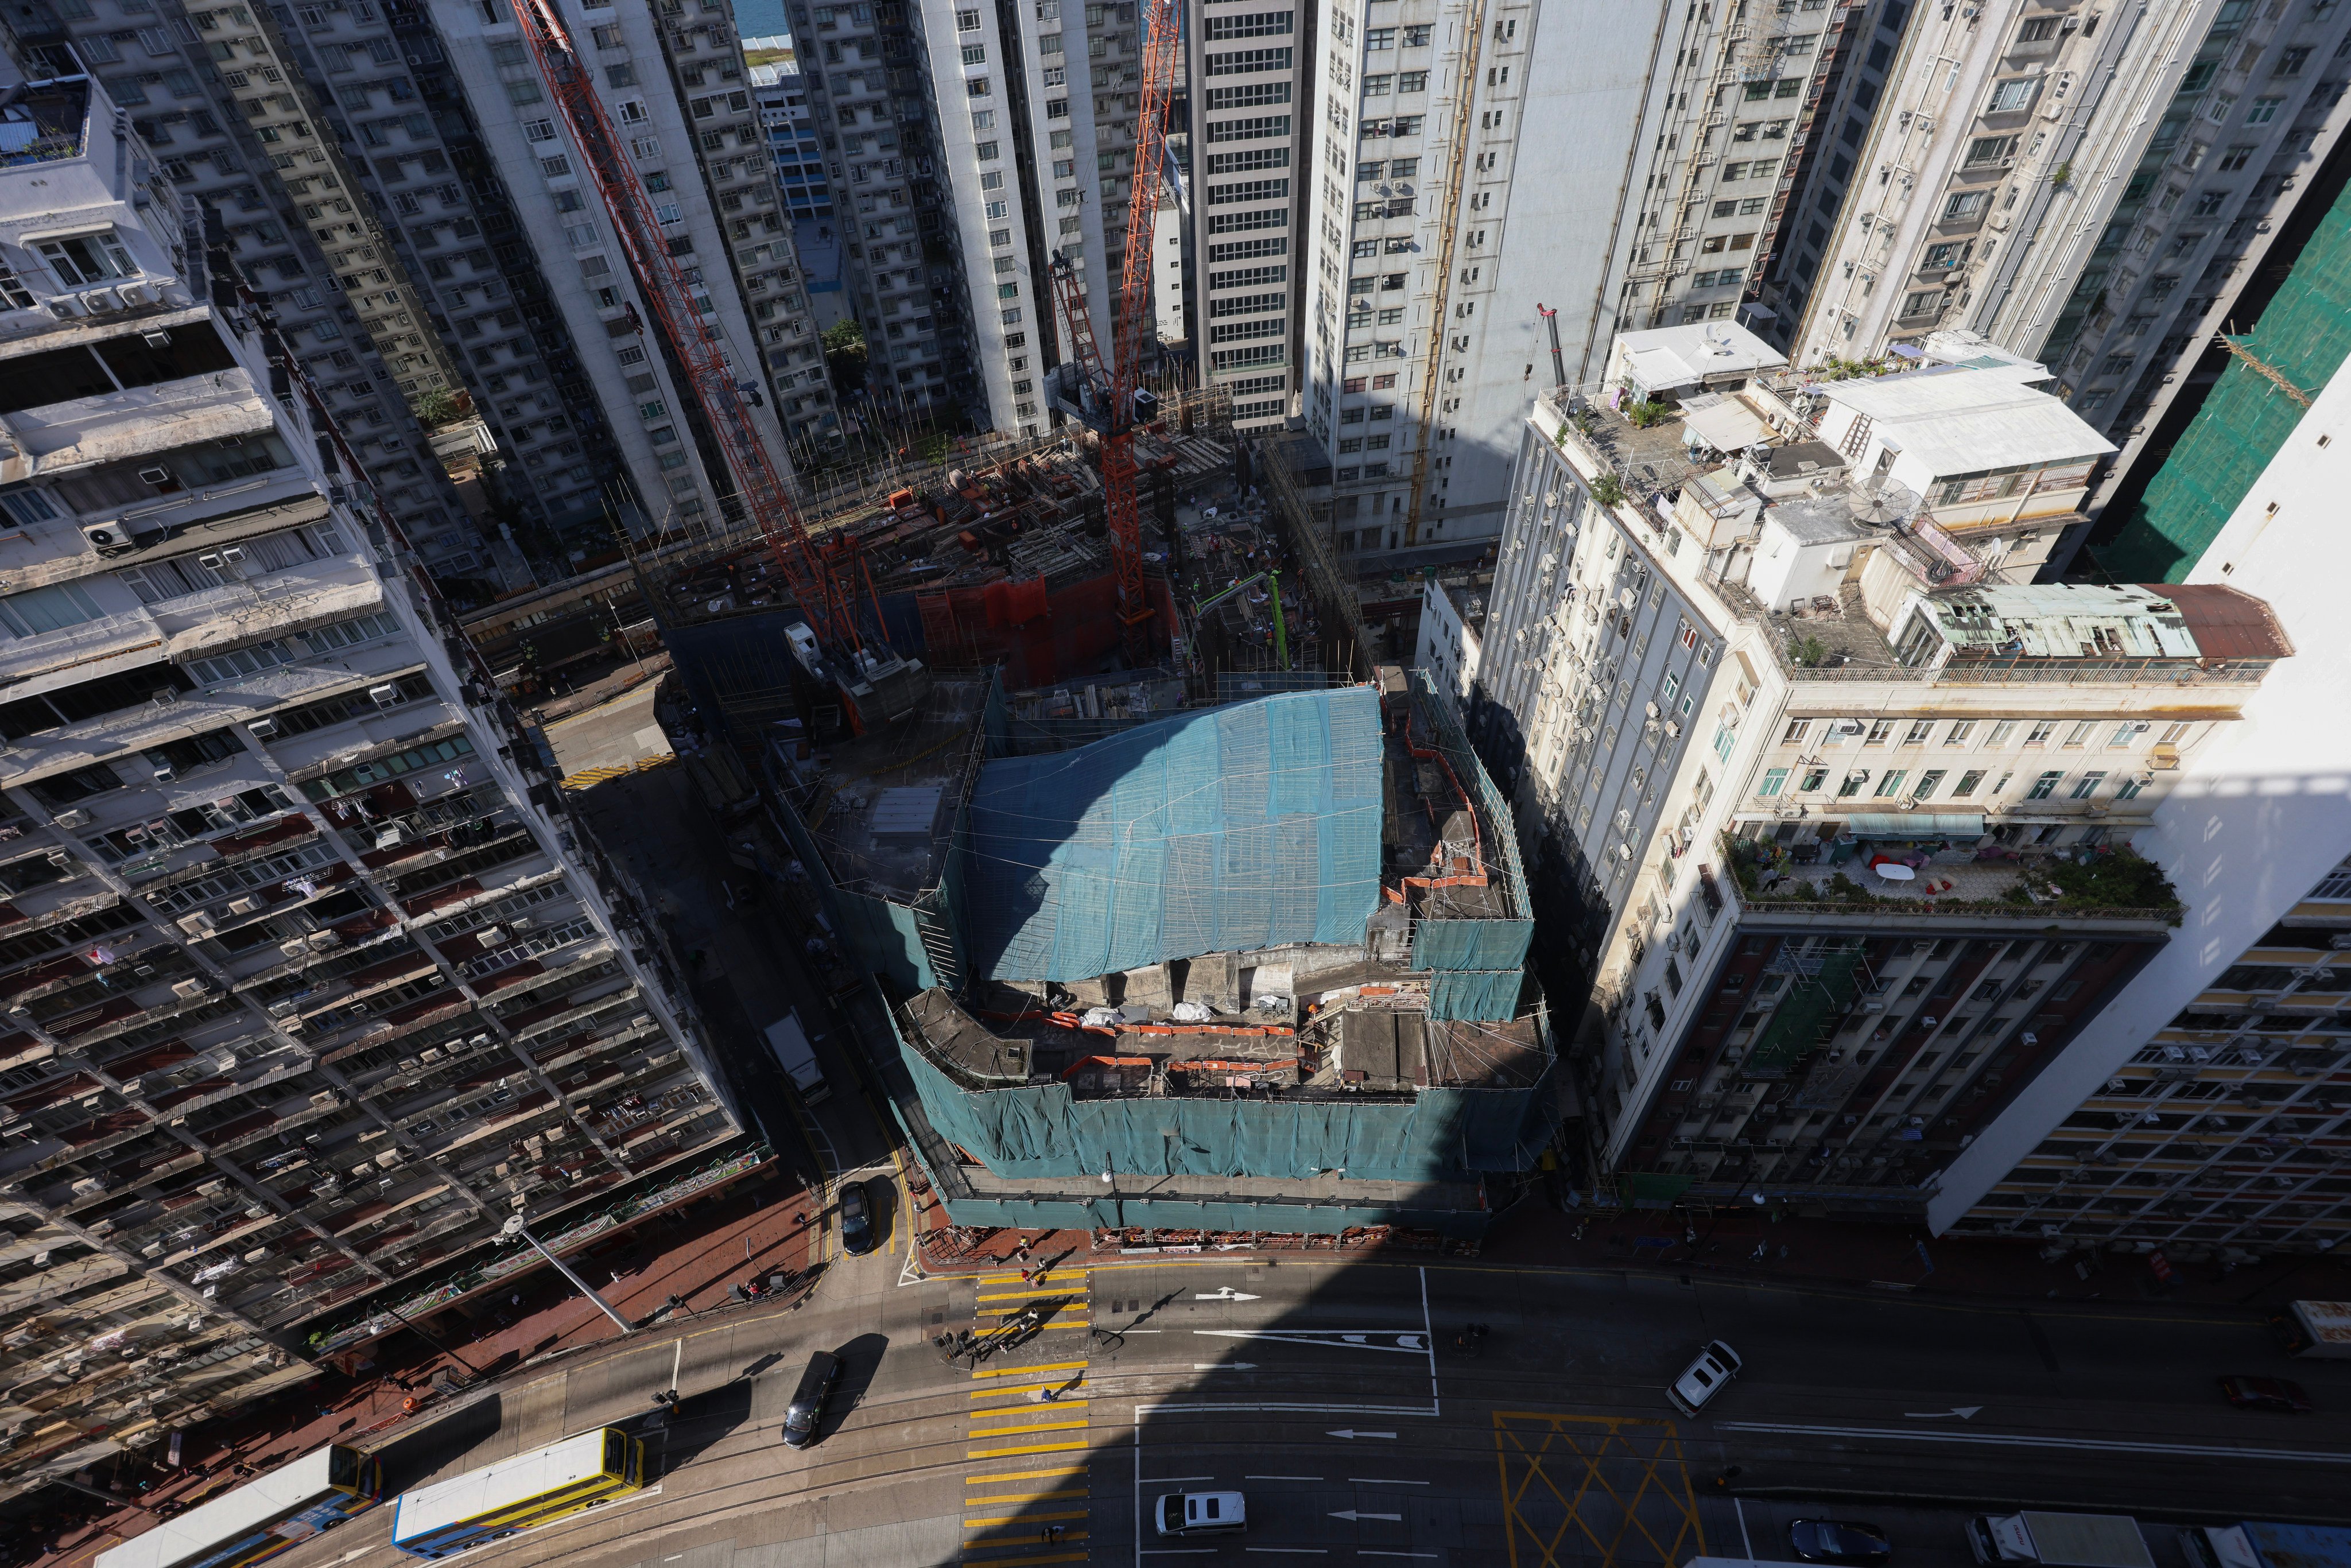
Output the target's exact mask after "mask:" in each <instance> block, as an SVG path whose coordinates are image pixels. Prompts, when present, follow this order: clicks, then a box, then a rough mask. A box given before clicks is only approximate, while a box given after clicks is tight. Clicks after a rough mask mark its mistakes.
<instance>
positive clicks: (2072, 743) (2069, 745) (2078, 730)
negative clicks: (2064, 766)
mask: <svg viewBox="0 0 2351 1568" xmlns="http://www.w3.org/2000/svg"><path fill="white" fill-rule="evenodd" d="M2097 727H2098V721H2097V720H2096V719H2094V718H2085V719H2084V720H2082V721H2081V722H2080V723H2079V724H2076V725H2075V726H2074V727H2073V728H2071V729H2069V730H2067V731H2066V732H2065V748H2066V749H2067V750H2069V751H2078V750H2080V749H2081V748H2082V745H2083V743H2084V742H2085V741H2087V740H2088V739H2089V738H2090V732H2091V731H2093V730H2095V729H2096V728H2097Z"/></svg>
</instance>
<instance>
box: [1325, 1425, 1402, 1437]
mask: <svg viewBox="0 0 2351 1568" xmlns="http://www.w3.org/2000/svg"><path fill="white" fill-rule="evenodd" d="M1323 1436H1324V1437H1395V1433H1394V1432H1358V1431H1356V1430H1355V1429H1354V1428H1353V1427H1340V1428H1339V1429H1338V1430H1337V1431H1335V1432H1325V1433H1324V1434H1323Z"/></svg>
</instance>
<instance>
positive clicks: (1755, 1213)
mask: <svg viewBox="0 0 2351 1568" xmlns="http://www.w3.org/2000/svg"><path fill="white" fill-rule="evenodd" d="M1695 1229H1696V1239H1695V1240H1692V1239H1690V1238H1691V1227H1690V1225H1689V1223H1688V1222H1687V1221H1686V1219H1685V1218H1684V1216H1683V1215H1682V1213H1681V1212H1680V1211H1678V1210H1671V1211H1669V1210H1665V1209H1659V1210H1657V1211H1656V1212H1654V1213H1649V1212H1634V1213H1628V1214H1624V1215H1617V1216H1610V1217H1601V1216H1589V1215H1585V1216H1579V1215H1577V1214H1574V1213H1562V1212H1561V1211H1560V1210H1558V1209H1555V1208H1553V1207H1550V1206H1549V1205H1548V1204H1546V1203H1544V1202H1543V1201H1542V1200H1541V1198H1540V1197H1533V1196H1531V1197H1528V1198H1526V1199H1525V1200H1524V1201H1522V1202H1521V1203H1520V1204H1519V1205H1517V1206H1516V1207H1513V1208H1512V1209H1510V1211H1509V1212H1508V1213H1506V1214H1504V1215H1502V1216H1501V1217H1500V1218H1498V1219H1497V1220H1496V1221H1495V1223H1494V1227H1493V1228H1492V1229H1491V1230H1490V1231H1489V1232H1488V1233H1487V1235H1486V1236H1485V1237H1484V1239H1482V1240H1480V1241H1478V1242H1475V1243H1466V1242H1446V1243H1443V1244H1441V1245H1440V1244H1437V1243H1436V1242H1435V1241H1434V1239H1432V1238H1429V1237H1427V1236H1426V1235H1424V1234H1420V1233H1400V1234H1397V1235H1394V1236H1391V1237H1388V1238H1385V1239H1379V1238H1367V1239H1361V1240H1356V1241H1343V1242H1336V1243H1334V1241H1333V1240H1332V1239H1331V1238H1328V1237H1315V1238H1312V1239H1310V1240H1309V1241H1308V1243H1307V1244H1306V1245H1305V1246H1303V1247H1301V1246H1299V1245H1297V1244H1295V1243H1287V1244H1282V1245H1277V1246H1265V1245H1238V1246H1235V1245H1232V1244H1231V1242H1232V1240H1233V1239H1229V1238H1228V1239H1218V1238H1216V1237H1208V1238H1199V1237H1197V1236H1196V1233H1193V1232H1165V1233H1163V1235H1162V1236H1161V1237H1159V1238H1155V1239H1165V1240H1168V1241H1172V1242H1173V1243H1174V1245H1173V1246H1171V1247H1169V1248H1167V1250H1168V1251H1171V1252H1175V1253H1178V1254H1189V1253H1196V1252H1206V1253H1226V1254H1238V1255H1239V1256H1241V1257H1245V1258H1252V1259H1253V1258H1259V1257H1265V1258H1277V1259H1278V1258H1282V1257H1298V1256H1300V1255H1301V1254H1303V1255H1305V1256H1308V1257H1313V1256H1335V1257H1338V1258H1341V1259H1346V1260H1355V1261H1365V1262H1369V1261H1374V1260H1388V1261H1394V1260H1406V1261H1426V1262H1428V1263H1431V1264H1436V1265H1438V1266H1443V1265H1445V1264H1447V1263H1455V1262H1464V1261H1466V1260H1468V1259H1470V1258H1474V1259H1476V1260H1477V1263H1475V1264H1470V1265H1469V1266H1471V1267H1476V1266H1479V1265H1485V1266H1501V1267H1510V1268H1562V1269H1578V1270H1612V1271H1613V1270H1641V1271H1645V1272H1650V1273H1657V1274H1673V1275H1677V1276H1678V1275H1699V1274H1703V1275H1706V1276H1708V1277H1710V1278H1719V1279H1735V1280H1739V1281H1749V1282H1754V1283H1759V1284H1760V1283H1770V1284H1782V1285H1813V1286H1828V1287H1839V1288H1846V1289H1852V1290H1862V1291H1887V1292H1896V1293H1901V1294H1917V1295H1935V1296H1949V1297H1968V1298H1989V1299H1994V1300H2006V1301H2017V1302H2024V1301H2147V1302H2176V1303H2179V1304H2181V1305H2203V1306H2222V1307H2237V1308H2242V1309H2246V1310H2251V1311H2259V1310H2264V1309H2269V1308H2273V1307H2275V1306H2277V1305H2279V1304H2280V1303H2282V1302H2284V1301H2294V1300H2297V1299H2303V1298H2318V1299H2322V1300H2328V1301H2335V1300H2342V1299H2346V1298H2351V1259H2336V1258H2330V1257H2323V1256H2309V1255H2304V1254H2296V1255H2294V1256H2290V1257H2280V1258H2276V1259H2272V1260H2263V1261H2262V1262H2261V1263H2259V1264H2248V1265H2245V1266H2243V1267H2241V1268H2237V1269H2234V1270H2227V1271H2223V1270H2221V1269H2220V1268H2217V1267H2215V1266H2213V1265H2210V1264H2172V1265H2169V1266H2170V1268H2171V1277H2170V1278H2169V1279H2168V1281H2167V1280H2162V1279H2158V1277H2157V1273H2156V1270H2155V1269H2154V1267H2153V1266H2152V1265H2151V1264H2150V1262H2149V1260H2148V1259H2147V1255H2146V1254H2143V1253H2138V1252H2135V1251H2133V1252H2081V1251H2073V1252H2068V1253H2065V1254H2064V1255H2063V1256H2060V1257H2056V1258H2050V1259H2044V1258H2043V1256H2042V1247H2043V1244H2042V1243H2040V1242H2038V1241H2036V1240H2026V1239H2020V1240H2015V1241H2001V1240H1989V1239H1951V1238H1945V1239H1941V1240H1937V1239H1933V1238H1930V1237H1929V1236H1928V1234H1927V1231H1926V1228H1924V1227H1923V1226H1905V1225H1872V1224H1867V1223H1862V1222H1854V1221H1844V1220H1828V1219H1799V1218H1793V1217H1792V1216H1785V1215H1782V1214H1781V1213H1780V1212H1779V1211H1778V1210H1776V1209H1765V1208H1756V1209H1751V1210H1733V1209H1727V1208H1726V1209H1722V1210H1719V1211H1717V1212H1716V1213H1714V1214H1711V1215H1708V1216H1706V1217H1704V1218H1699V1219H1698V1221H1697V1222H1696V1226H1695ZM1092 1241H1093V1236H1092V1232H1091V1231H1085V1230H1009V1229H1006V1230H994V1231H974V1230H966V1231H962V1232H951V1231H950V1230H949V1229H948V1228H944V1227H942V1228H939V1229H938V1230H936V1231H935V1232H933V1233H932V1234H931V1235H929V1236H926V1237H925V1247H924V1265H925V1268H926V1269H928V1270H930V1271H931V1272H932V1273H935V1274H942V1275H946V1274H969V1273H979V1272H983V1271H997V1270H1005V1269H1008V1268H1018V1267H1026V1266H1033V1265H1034V1264H1036V1263H1038V1262H1040V1261H1043V1260H1050V1259H1054V1258H1058V1257H1061V1255H1062V1254H1063V1253H1065V1252H1066V1253H1069V1255H1070V1260H1071V1264H1072V1265H1073V1266H1074V1265H1079V1264H1081V1263H1083V1262H1084V1261H1085V1260H1089V1259H1092V1260H1096V1261H1099V1260H1103V1259H1108V1258H1117V1257H1121V1256H1133V1255H1135V1252H1134V1249H1132V1248H1128V1249H1118V1248H1115V1247H1113V1248H1109V1249H1099V1250H1098V1249H1094V1248H1093V1246H1092ZM1071 1249H1074V1251H1072V1250H1071ZM1144 1255H1145V1256H1148V1255H1149V1254H1144Z"/></svg>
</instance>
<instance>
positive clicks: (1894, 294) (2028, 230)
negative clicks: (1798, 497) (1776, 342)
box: [1794, 0, 2351, 464]
mask: <svg viewBox="0 0 2351 1568" xmlns="http://www.w3.org/2000/svg"><path fill="white" fill-rule="evenodd" d="M2346 45H2351V17H2346V14H2345V12H2344V10H2343V8H2342V7H2340V6H2337V5H2332V4H2328V3H2325V0H2322V3H2319V4H2303V3H2295V4H2292V5H2287V4H2273V5H2257V4H2256V3H2255V0H2219V3H2217V4H2216V3H2212V0H2169V3H2167V4H2163V5H2154V6H2150V7H2147V8H2146V9H2144V10H2135V11H2129V12H2118V13H2111V14H2110V13H2109V12H2107V11H2105V10H2102V9H2101V8H2100V7H2098V6H2097V5H2094V4H2089V3H2087V0H2078V3H2072V4H2064V3H2060V4H2049V3H2045V0H2006V3H2004V4H2000V5H1978V6H1961V7H1958V8H1956V9H1954V10H1952V11H1950V12H1949V14H1948V15H1947V14H1945V13H1944V12H1941V11H1936V10H1933V9H1932V8H1928V9H1927V10H1923V11H1921V12H1920V14H1919V15H1918V16H1917V18H1916V19H1915V20H1914V21H1913V22H1912V23H1911V25H1910V27H1909V29H1908V31H1907V34H1906V36H1905V38H1904V42H1903V46H1902V53H1901V56H1900V57H1899V58H1898V59H1897V60H1896V63H1895V65H1894V67H1893V78H1892V80H1891V81H1890V82H1889V84H1888V86H1887V89H1886V97H1885V100H1884V102H1883V104H1882V105H1881V106H1880V108H1879V110H1878V112H1877V114H1876V118H1875V119H1874V120H1872V121H1871V123H1870V127H1869V131H1868V134H1867V137H1866V139H1865V143H1864V146H1863V148H1862V155H1861V160H1860V162H1861V168H1860V170H1859V172H1858V175H1857V183H1855V185H1854V187H1853V192H1852V194H1851V196H1850V197H1849V198H1848V200H1847V201H1846V202H1845V204H1844V211H1843V213H1842V215H1841V217H1840V218H1839V220H1838V223H1837V225H1836V232H1835V234H1834V236H1833V237H1832V238H1831V241H1830V244H1829V246H1828V249H1827V251H1826V253H1825V254H1826V259H1825V261H1824V263H1823V272H1822V276H1821V277H1820V278H1819V279H1818V280H1817V282H1816V284H1815V286H1814V287H1813V292H1812V296H1811V301H1810V305H1809V308H1808V310H1807V313H1806V314H1805V316H1804V319H1803V322H1802V329H1801V330H1800V331H1799V333H1798V335H1797V339H1796V341H1797V343H1798V345H1799V346H1798V347H1797V349H1796V350H1794V357H1795V359H1796V361H1797V363H1799V364H1801V365H1807V366H1810V365H1819V364H1823V363H1825V362H1826V361H1829V360H1830V359H1833V358H1835V359H1845V360H1865V359H1870V358H1874V357H1878V356H1883V355H1886V354H1888V353H1892V354H1894V355H1896V356H1901V355H1907V354H1914V353H1915V352H1916V351H1917V346H1918V343H1919V340H1921V339H1923V338H1924V337H1925V335H1926V334H1928V333H1929V332H1931V331H1933V330H1935V329H1938V328H1942V327H1954V326H1956V327H1964V328H1967V329H1972V330H1974V331H1977V332H1980V333H1981V334H1982V335H1984V336H1986V337H1988V338H1989V339H1991V340H1992V341H1993V342H1996V343H1998V344H1999V345H2001V347H2002V348H2003V349H2006V350H2011V351H2014V352H2017V353H2021V354H2026V355H2031V356H2033V357H2035V358H2037V359H2040V360H2042V361H2045V362H2047V364H2048V365H2049V366H2050V368H2051V370H2052V371H2053V372H2054V373H2055V374H2056V376H2057V378H2058V392H2059V394H2060V395H2061V396H2063V397H2064V398H2065V400H2066V401H2067V402H2069V403H2070V404H2071V405H2072V406H2073V407H2074V409H2075V410H2076V411H2077V412H2079V413H2081V414H2082V415H2083V416H2084V417H2085V419H2088V420H2089V421H2091V422H2092V423H2095V424H2096V425H2097V426H2098V427H2099V428H2100V429H2101V430H2102V431H2105V432H2106V433H2107V434H2110V435H2111V436H2112V437H2113V439H2114V440H2115V441H2116V442H2117V443H2118V444H2122V445H2123V447H2124V453H2123V457H2122V463H2124V464H2127V463H2128V461H2129V460H2130V458H2131V457H2132V456H2133V455H2135V453H2136V451H2137V441H2138V439H2139V438H2140V437H2141V436H2143V434H2144V433H2145V430H2146V429H2147V428H2148V427H2150V426H2151V425H2152V423H2154V419H2155V418H2156V417H2158V416H2159V414H2160V413H2161V410H2162V407H2163V406H2164V405H2165V404H2166V402H2168V398H2169V397H2170V396H2171V395H2172V392H2171V389H2172V388H2173V387H2174V386H2175V385H2176V384H2177V382H2179V380H2180V379H2181V376H2182V372H2184V371H2185V370H2186V369H2187V368H2188V366H2189V364H2191V363H2192V362H2193V361H2194V360H2195V358H2196V357H2197V356H2198V355H2199V354H2200V353H2201V352H2202V350H2203V348H2204V347H2205V345H2206V344H2207V343H2208V342H2209V341H2210V339H2211V337H2212V334H2213V333H2214V332H2215V331H2216V330H2218V329H2220V328H2221V327H2222V326H2224V325H2225V324H2226V323H2227V322H2228V320H2229V319H2230V315H2231V302H2232V301H2233V300H2234V299H2235V298H2236V297H2237V295H2238V292H2239V291H2240V289H2241V288H2242V287H2243V286H2244V284H2245V283H2246V282H2247V281H2248V280H2249V279H2250V277H2252V273H2253V271H2254V269H2255V267H2256V266H2257V265H2258V263H2259V261H2260V259H2261V257H2262V254H2263V253H2264V251H2265V250H2266V248H2267V246H2268V245H2269V243H2270V238H2271V236H2272V235H2273V233H2274V232H2275V231H2276V230H2277V228H2278V226H2279V225H2280V224H2281V223H2282V222H2283V219H2284V217H2285V215H2286V214H2287V213H2288V212H2289V211H2290V210H2291V209H2292V208H2293V206H2294V204H2295V203H2296V202H2297V201H2298V200H2299V199H2300V193H2301V192H2302V191H2303V190H2304V189H2305V188H2306V187H2307V183H2308V181H2309V178H2310V175H2311V174H2312V172H2314V170H2315V169H2316V168H2317V166H2318V163H2319V162H2320V161H2321V160H2322V159H2324V157H2325V154H2326V153H2327V152H2328V151H2329V150H2330V149H2331V148H2332V146H2333V145H2334V143H2335V140H2336V139H2337V137H2338V136H2339V135H2340V134H2341V131H2342V127H2343V124H2344V120H2345V117H2346V114H2351V109H2346V107H2345V105H2344V102H2343V99H2344V87H2345V81H2346V78H2351V60H2346V55H2345V50H2346Z"/></svg>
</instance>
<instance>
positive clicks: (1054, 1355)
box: [962, 1269, 1093, 1568]
mask: <svg viewBox="0 0 2351 1568" xmlns="http://www.w3.org/2000/svg"><path fill="white" fill-rule="evenodd" d="M977 1283H978V1286H979V1290H978V1294H977V1299H976V1300H975V1301H974V1303H973V1309H972V1316H973V1327H974V1329H975V1330H976V1331H977V1332H979V1333H1002V1332H1004V1331H1005V1330H1006V1329H1007V1327H1008V1325H1009V1324H1010V1323H1011V1322H1012V1321H1013V1320H1015V1319H1017V1318H1019V1316H1020V1314H1022V1313H1024V1312H1029V1310H1030V1309H1031V1308H1035V1309H1037V1310H1038V1311H1039V1312H1041V1313H1042V1314H1043V1318H1044V1321H1043V1322H1041V1323H1040V1324H1039V1325H1038V1326H1037V1327H1036V1328H1035V1329H1034V1331H1033V1332H1032V1333H1030V1334H1029V1337H1028V1338H1027V1339H1026V1340H1024V1341H1022V1342H1020V1343H1018V1344H1016V1345H1013V1346H1010V1347H1008V1348H1007V1349H1006V1350H1004V1351H1002V1352H1000V1353H999V1354H1001V1355H1003V1356H1004V1357H1006V1358H1007V1364H1003V1365H995V1364H981V1365H978V1366H976V1367H974V1368H973V1369H972V1374H971V1382H972V1387H971V1392H970V1410H969V1413H968V1415H967V1417H966V1422H965V1429H964V1436H965V1448H964V1458H965V1459H966V1460H967V1461H968V1462H970V1463H971V1464H972V1465H974V1466H975V1467H977V1468H976V1469H972V1470H970V1471H969V1472H967V1474H966V1475H965V1477H964V1494H965V1495H964V1521H963V1523H964V1543H963V1559H962V1560H963V1562H964V1563H967V1564H970V1565H972V1568H990V1565H995V1564H1003V1565H1005V1568H1029V1565H1030V1564H1045V1563H1085V1562H1088V1561H1090V1553H1089V1551H1088V1544H1087V1543H1088V1542H1089V1540H1090V1538H1091V1533H1092V1532H1091V1531H1089V1530H1088V1528H1087V1526H1088V1522H1089V1519H1090V1509H1089V1505H1088V1495H1089V1489H1090V1480H1089V1469H1088V1462H1089V1456H1090V1454H1091V1452H1092V1447H1093V1438H1092V1436H1091V1432H1090V1428H1091V1427H1092V1403H1091V1401H1090V1400H1089V1399H1088V1397H1087V1389H1086V1374H1087V1370H1088V1365H1089V1360H1088V1357H1087V1355H1086V1354H1085V1352H1084V1349H1083V1346H1084V1345H1085V1344H1086V1343H1088V1342H1086V1341H1079V1342H1076V1343H1075V1344H1072V1343H1071V1342H1070V1341H1069V1340H1067V1339H1066V1338H1064V1337H1062V1336H1064V1335H1066V1334H1067V1333H1071V1332H1072V1331H1075V1332H1080V1333H1082V1332H1084V1331H1086V1330H1087V1329H1089V1328H1090V1327H1091V1323H1090V1322H1089V1314H1088V1312H1087V1311H1086V1300H1087V1291H1088V1289H1089V1286H1088V1276H1087V1270H1084V1269H1072V1270H1065V1271H1064V1270H1048V1271H1046V1272H1045V1273H1043V1274H1042V1275H1040V1276H1039V1277H1037V1278H1035V1279H1034V1280H1032V1279H1030V1278H1029V1276H1026V1275H1023V1274H1018V1273H1013V1274H984V1275H982V1276H980V1277H979V1280H978V1281H977ZM1065 1347H1066V1348H1065ZM1031 1356H1033V1357H1035V1359H1033V1360H1032V1359H1029V1357H1031ZM994 1360H995V1358H994V1357H990V1358H989V1362H990V1363H992V1362H993V1361H994Z"/></svg>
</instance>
